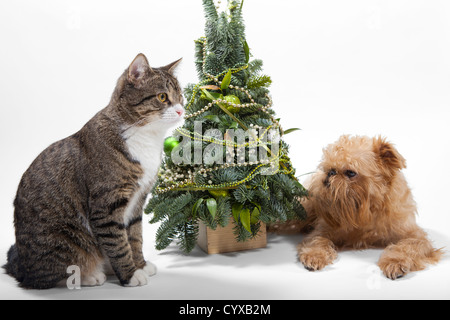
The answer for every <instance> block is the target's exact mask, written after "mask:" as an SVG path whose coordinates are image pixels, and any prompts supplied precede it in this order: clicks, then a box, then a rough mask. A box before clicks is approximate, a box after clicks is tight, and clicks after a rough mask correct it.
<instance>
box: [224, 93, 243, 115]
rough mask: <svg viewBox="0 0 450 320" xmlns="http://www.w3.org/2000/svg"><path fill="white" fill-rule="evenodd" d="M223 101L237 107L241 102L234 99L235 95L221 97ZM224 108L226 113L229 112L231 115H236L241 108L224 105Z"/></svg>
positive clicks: (236, 98)
mask: <svg viewBox="0 0 450 320" xmlns="http://www.w3.org/2000/svg"><path fill="white" fill-rule="evenodd" d="M223 100H225V101H227V102H230V103H232V104H237V105H239V104H241V100H239V98H238V97H236V96H235V95H232V94H230V95H228V96H225V97H223ZM225 108H226V109H227V110H228V111H230V112H231V113H238V112H239V111H241V108H238V107H234V106H230V105H229V104H227V105H225Z"/></svg>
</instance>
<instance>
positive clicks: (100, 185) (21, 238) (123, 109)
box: [4, 54, 184, 289]
mask: <svg viewBox="0 0 450 320" xmlns="http://www.w3.org/2000/svg"><path fill="white" fill-rule="evenodd" d="M180 60H181V59H180ZM180 60H178V61H176V62H173V63H171V64H169V65H168V66H165V67H162V68H151V67H150V65H149V64H148V61H147V58H146V57H145V56H144V55H143V54H139V55H138V56H137V57H136V58H135V59H134V61H133V62H132V63H131V65H130V66H129V68H128V69H127V70H125V72H124V73H123V75H122V76H121V77H120V78H119V80H118V82H117V86H116V89H115V91H114V93H113V95H112V98H111V101H110V103H109V105H108V106H107V107H106V108H105V109H103V110H102V111H100V112H99V113H97V115H95V116H94V117H93V118H92V119H91V120H90V121H89V122H88V123H87V124H86V125H85V126H84V127H83V128H82V129H81V130H80V131H79V132H77V133H75V134H74V135H72V136H70V137H68V138H66V139H64V140H61V141H59V142H56V143H54V144H52V145H51V146H50V147H48V148H47V149H46V150H45V151H43V152H42V153H41V154H40V155H39V156H38V157H37V158H36V160H34V162H33V163H32V164H31V166H30V167H29V168H28V170H27V171H26V172H25V174H24V175H23V177H22V180H21V182H20V184H19V187H18V191H17V195H16V198H15V201H14V206H15V211H14V225H15V232H16V243H15V245H13V246H12V247H11V248H10V250H9V252H8V262H7V264H6V265H5V266H4V268H5V269H6V271H7V273H9V274H10V275H12V276H13V277H15V278H16V279H17V280H18V281H19V283H20V285H21V286H22V287H24V288H35V289H47V288H51V287H54V286H56V285H57V284H58V283H59V282H61V281H64V279H65V278H67V277H68V274H67V268H68V267H69V266H71V265H76V266H78V267H79V268H80V270H81V284H82V285H85V286H96V285H102V284H103V283H104V282H105V280H106V275H105V273H104V272H105V266H110V267H111V268H112V270H113V271H114V273H115V274H116V276H117V277H118V278H119V280H120V283H121V284H122V285H124V286H130V287H134V286H141V285H145V284H147V277H148V276H150V275H152V274H154V273H155V272H156V269H155V267H154V266H153V265H152V264H151V263H149V262H146V261H145V260H144V257H143V254H142V208H143V205H144V202H145V199H146V197H147V195H148V193H149V192H150V191H151V188H152V186H153V184H154V182H155V180H156V176H157V171H158V169H159V166H160V162H161V156H162V149H163V142H164V138H165V137H166V135H167V133H168V130H169V129H172V128H174V127H175V126H177V125H179V124H180V122H181V121H182V119H183V115H184V109H183V97H182V93H181V89H180V86H179V83H178V81H177V79H176V78H175V77H174V74H173V72H174V69H175V68H176V66H177V65H178V63H179V62H180Z"/></svg>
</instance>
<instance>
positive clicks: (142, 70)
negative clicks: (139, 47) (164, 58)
mask: <svg viewBox="0 0 450 320" xmlns="http://www.w3.org/2000/svg"><path fill="white" fill-rule="evenodd" d="M150 72H152V68H151V67H150V65H149V63H148V60H147V58H146V57H145V55H143V54H142V53H140V54H138V55H137V57H136V58H135V59H134V60H133V62H132V63H131V64H130V67H129V68H128V81H130V82H131V83H132V84H133V85H134V86H136V87H138V86H139V85H140V84H141V82H142V80H143V79H144V78H146V76H147V75H148V74H149V73H150Z"/></svg>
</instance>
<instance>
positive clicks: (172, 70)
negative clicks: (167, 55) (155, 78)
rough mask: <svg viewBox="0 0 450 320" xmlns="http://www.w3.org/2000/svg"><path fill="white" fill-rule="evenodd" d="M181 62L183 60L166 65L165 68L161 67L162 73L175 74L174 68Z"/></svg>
mask: <svg viewBox="0 0 450 320" xmlns="http://www.w3.org/2000/svg"><path fill="white" fill-rule="evenodd" d="M181 60H183V58H181V59H178V60H177V61H175V62H172V63H171V64H168V65H167V66H165V67H162V68H161V69H163V70H164V71H167V72H168V73H170V74H171V75H173V74H174V73H175V70H176V68H177V67H178V65H179V64H180V62H181Z"/></svg>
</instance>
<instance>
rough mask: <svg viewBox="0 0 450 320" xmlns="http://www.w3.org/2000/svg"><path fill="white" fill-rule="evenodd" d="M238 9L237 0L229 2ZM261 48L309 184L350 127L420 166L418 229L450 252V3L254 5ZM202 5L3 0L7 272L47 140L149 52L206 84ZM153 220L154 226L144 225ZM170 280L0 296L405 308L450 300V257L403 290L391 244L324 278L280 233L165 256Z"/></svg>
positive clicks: (0, 201) (149, 229) (3, 248)
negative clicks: (228, 248) (327, 149)
mask: <svg viewBox="0 0 450 320" xmlns="http://www.w3.org/2000/svg"><path fill="white" fill-rule="evenodd" d="M223 2H225V0H223ZM244 17H245V20H246V25H247V40H248V43H249V45H250V47H251V50H252V53H253V55H254V57H256V58H260V59H263V60H264V63H265V72H266V73H267V74H268V75H270V76H271V77H272V79H273V86H272V87H271V94H272V96H273V100H274V108H275V110H276V112H277V115H278V116H279V117H280V118H281V124H282V126H283V127H284V128H286V129H288V128H291V127H300V128H302V131H300V132H296V133H292V134H291V135H289V136H286V140H287V141H288V142H289V143H290V145H291V158H292V161H293V163H294V165H295V167H296V168H297V173H298V175H300V174H303V173H308V172H311V171H314V170H315V168H316V166H317V164H318V162H319V160H320V158H321V150H322V148H323V147H324V146H326V145H327V144H329V143H331V142H333V141H335V140H336V139H337V138H338V137H339V136H340V135H341V134H344V133H350V134H360V135H371V136H372V135H377V134H381V135H383V136H386V137H388V139H389V140H390V141H392V142H394V143H395V144H396V145H397V147H398V149H399V151H400V152H401V153H402V154H403V156H404V157H405V158H406V159H407V161H408V169H407V170H405V174H406V176H407V179H408V181H409V183H410V186H411V187H412V189H413V192H414V194H415V197H416V200H417V202H418V206H419V216H418V222H419V224H420V225H421V226H422V227H423V228H424V229H426V231H428V233H429V235H430V238H432V239H433V241H434V242H435V245H436V247H443V246H447V248H450V209H449V205H448V199H449V196H448V192H449V187H448V180H449V178H450V130H449V120H450V2H448V1H445V0H441V1H438V0H433V1H429V0H427V1H425V0H389V1H387V0H386V1H381V0H378V1H377V0H371V1H361V0H345V1H333V0H321V1H318V0H309V1H305V0H280V1H269V0H246V1H245V5H244ZM203 27H204V19H203V10H202V6H201V1H200V0H195V1H194V0H166V1H157V0H146V1H144V0H127V1H117V0H108V1H106V0H103V1H99V0H96V1H91V0H89V1H88V0H80V1H75V0H72V1H68V0H40V1H31V0H2V1H1V2H0V41H1V42H0V47H1V50H0V72H1V76H0V150H1V157H0V168H1V179H0V181H1V182H0V264H4V263H5V262H6V252H7V249H8V248H9V246H10V245H11V244H12V243H13V242H14V230H13V223H12V221H13V206H12V202H13V199H14V196H15V192H16V188H17V185H18V183H19V181H20V178H21V175H22V174H23V172H24V171H25V170H26V169H27V167H28V166H29V165H30V163H31V162H32V161H33V159H34V158H35V157H36V156H37V155H38V154H39V153H40V152H41V151H42V150H43V149H44V148H46V147H47V146H48V145H49V144H51V143H52V142H54V141H57V140H60V139H62V138H64V137H66V136H69V135H71V134H73V133H74V132H76V131H78V130H79V129H80V128H81V127H82V126H83V125H84V123H85V122H87V121H88V120H89V119H90V118H91V117H92V116H93V115H94V114H95V113H96V112H98V111H99V110H100V109H102V108H103V107H105V106H106V105H107V104H108V102H109V98H110V95H111V93H112V91H113V89H114V86H115V82H116V80H117V78H118V77H119V75H120V74H121V73H122V71H123V70H124V69H125V68H127V67H128V65H129V64H130V63H131V61H132V60H133V58H134V57H135V56H136V54H137V53H139V52H143V53H145V54H146V55H147V57H148V59H149V61H150V64H151V65H153V66H156V67H157V66H162V65H166V64H168V63H170V62H172V61H174V60H176V59H178V58H180V57H184V61H183V64H182V65H181V67H180V68H179V71H178V76H179V79H180V82H181V84H182V85H183V86H184V85H186V84H187V83H190V82H197V78H196V71H195V69H194V40H195V39H197V38H198V37H200V36H202V35H203V34H204V32H203ZM147 220H148V218H147V217H144V221H147ZM155 230H156V226H151V225H147V224H145V227H144V236H145V254H146V256H147V259H150V260H152V261H153V262H154V263H156V264H157V265H158V268H159V273H158V275H156V276H155V277H153V278H152V279H151V281H150V284H149V285H148V286H146V287H143V288H136V289H125V288H122V287H120V286H118V284H117V281H116V280H114V279H111V281H109V282H108V283H107V284H105V285H104V286H103V287H101V288H83V289H82V290H81V291H76V292H74V291H69V290H68V289H66V288H58V289H52V290H49V291H44V292H38V291H25V290H22V289H20V288H18V287H17V286H16V284H15V281H14V280H13V279H12V278H10V277H9V276H7V275H4V274H0V298H8V299H10V298H23V299H39V298H44V299H46V298H61V299H66V298H67V299H72V298H99V299H100V298H117V299H119V298H120V299H131V298H138V299H140V298H141V299H328V298H343V299H347V298H353V299H402V298H407V299H408V298H412V299H417V298H419V299H420V298H425V299H427V298H437V299H449V298H450V273H449V272H448V271H449V270H450V268H449V267H450V261H449V260H450V259H449V258H448V254H447V256H446V257H445V258H444V259H443V261H442V262H441V263H440V264H438V265H436V266H431V267H429V268H428V269H427V270H426V271H422V272H417V273H414V274H410V275H408V276H406V277H405V278H403V279H400V280H397V281H391V280H387V279H385V278H384V277H382V275H381V274H380V271H379V269H378V268H377V267H376V261H377V260H378V257H379V255H380V253H381V251H380V250H366V251H359V252H356V251H350V252H344V253H341V254H340V257H339V259H338V260H337V261H336V262H335V264H333V265H332V266H330V267H328V268H326V269H325V270H323V271H321V272H318V273H310V272H308V271H306V270H305V269H304V268H303V267H302V266H301V265H300V264H299V263H298V262H297V260H296V250H295V247H296V245H297V243H298V242H299V241H301V239H302V236H301V235H298V236H274V235H271V236H269V245H268V248H267V249H261V250H255V251H251V252H244V253H237V254H227V255H215V256H207V255H206V254H204V253H202V252H201V251H200V250H198V249H196V250H195V251H194V252H193V254H192V255H190V256H185V255H182V254H181V253H180V252H179V251H178V249H177V248H176V247H175V246H172V247H170V248H169V249H168V250H165V251H163V252H156V251H155V249H154V232H155Z"/></svg>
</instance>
